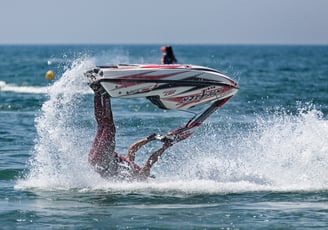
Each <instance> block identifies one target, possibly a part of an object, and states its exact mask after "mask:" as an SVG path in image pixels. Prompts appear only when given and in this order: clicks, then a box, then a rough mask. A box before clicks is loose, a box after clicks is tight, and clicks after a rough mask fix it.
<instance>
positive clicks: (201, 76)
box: [86, 65, 238, 110]
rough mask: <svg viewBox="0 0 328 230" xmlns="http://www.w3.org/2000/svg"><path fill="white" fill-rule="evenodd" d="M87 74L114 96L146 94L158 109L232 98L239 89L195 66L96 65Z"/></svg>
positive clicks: (225, 77) (184, 106)
mask: <svg viewBox="0 0 328 230" xmlns="http://www.w3.org/2000/svg"><path fill="white" fill-rule="evenodd" d="M86 76H87V77H88V78H89V80H90V81H91V82H99V83H100V84H101V85H102V86H103V88H104V89H105V90H106V91H107V92H108V93H109V95H110V96H111V97H113V98H136V97H145V98H147V99H149V100H150V101H151V102H152V103H154V104H156V105H157V106H158V107H160V108H161V109H175V110H185V109H189V108H191V107H194V106H197V105H200V104H205V103H208V102H211V101H216V100H220V99H224V98H227V97H231V96H233V95H234V94H235V93H237V90H238V88H237V83H236V82H234V81H233V80H232V79H230V78H229V77H228V76H226V75H224V74H223V73H220V72H219V71H217V70H214V69H210V68H207V67H203V66H195V65H114V66H99V67H97V68H94V69H92V70H90V71H88V72H87V73H86Z"/></svg>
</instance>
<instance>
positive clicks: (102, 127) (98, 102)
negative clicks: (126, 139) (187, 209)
mask: <svg viewBox="0 0 328 230" xmlns="http://www.w3.org/2000/svg"><path fill="white" fill-rule="evenodd" d="M90 87H91V88H92V89H93V91H94V113H95V118H96V121H97V124H98V127H97V132H96V136H95V138H94V141H93V144H92V147H91V150H90V152H89V162H90V164H91V165H92V166H93V168H94V169H95V171H96V172H98V173H99V174H100V175H101V176H102V177H104V178H115V177H121V176H122V175H123V174H124V175H126V174H127V175H128V176H129V177H132V178H133V179H146V178H148V177H150V169H151V167H152V166H153V165H154V164H155V163H156V162H157V160H158V158H159V157H160V156H161V155H162V154H163V153H164V151H165V150H166V149H167V148H169V147H170V146H171V145H172V142H171V140H170V139H167V138H163V137H161V136H159V135H157V134H152V135H150V136H148V137H146V138H143V139H141V140H139V141H137V142H135V143H134V144H132V145H131V146H130V147H129V148H128V150H127V153H126V155H125V156H122V155H120V154H119V153H117V152H116V151H115V132H116V130H115V124H114V120H113V113H112V108H111V99H110V95H109V94H108V93H107V92H106V91H105V90H104V88H103V87H102V86H101V85H100V84H97V83H94V84H91V85H90ZM153 140H160V141H162V142H163V145H162V147H161V148H160V149H158V150H157V151H155V152H154V153H153V154H152V155H151V156H150V157H149V158H148V160H147V161H146V162H145V163H144V165H143V166H141V167H140V166H139V165H137V164H136V163H135V154H136V152H137V151H138V150H139V149H140V148H141V147H142V146H143V145H145V144H147V143H149V142H151V141H153ZM121 163H124V164H125V165H128V171H129V172H126V170H127V169H126V167H124V169H123V168H122V167H121V165H122V164H121Z"/></svg>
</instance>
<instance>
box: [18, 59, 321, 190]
mask: <svg viewBox="0 0 328 230" xmlns="http://www.w3.org/2000/svg"><path fill="white" fill-rule="evenodd" d="M93 66H94V64H93V63H92V62H91V61H90V60H85V59H78V60H76V61H74V63H73V64H72V66H71V67H70V68H68V69H67V70H66V71H65V72H64V74H63V75H62V77H61V78H60V79H59V80H58V81H56V82H55V83H54V84H53V85H52V86H50V87H49V88H48V94H49V100H47V101H46V102H45V103H44V104H43V106H42V108H41V114H40V116H38V117H37V118H36V121H35V122H36V129H37V140H36V144H35V148H34V153H33V158H32V159H31V162H30V165H29V170H30V172H29V173H28V174H27V176H26V178H24V179H21V180H19V181H18V183H17V186H16V187H17V188H26V187H34V188H38V189H45V190H53V189H65V190H67V189H72V188H74V189H75V188H77V189H81V190H82V191H85V190H90V189H91V190H96V189H102V190H110V191H114V192H126V191H127V192H164V193H165V192H170V191H173V192H176V191H179V192H183V193H217V192H243V191H258V190H274V191H276V190H279V191H286V190H316V189H328V179H327V168H328V121H327V120H325V119H324V118H323V116H322V114H321V112H320V111H318V110H316V109H315V108H311V107H310V108H306V109H303V108H302V107H300V111H299V112H298V113H297V114H294V115H290V114H287V113H276V114H273V115H272V116H269V118H270V119H268V120H267V119H264V118H263V116H261V115H260V116H259V118H258V119H257V121H256V124H252V127H253V128H251V129H249V130H245V128H243V127H240V128H238V127H237V128H234V129H231V130H228V131H225V132H222V130H220V127H217V126H214V125H213V126H211V125H205V126H204V127H202V128H201V129H200V130H198V131H197V132H196V133H195V135H194V136H193V137H192V138H191V139H188V140H186V141H184V142H181V143H178V144H176V145H175V146H173V147H172V148H171V149H170V150H169V151H168V152H167V153H166V155H165V156H163V159H161V160H160V161H159V162H158V164H156V165H155V167H154V172H156V176H157V179H155V180H150V181H148V182H132V183H131V182H120V183H113V182H110V181H106V180H104V179H102V178H100V177H99V175H97V174H96V173H95V172H93V170H92V169H91V168H90V166H89V164H88V161H87V154H88V151H89V148H90V145H91V141H92V138H93V135H94V129H93V127H91V125H90V124H89V125H88V122H90V119H91V117H92V118H93V104H92V103H93V102H92V100H90V101H88V102H86V101H85V100H84V99H85V95H86V94H88V93H91V90H90V89H89V88H88V86H87V84H86V79H85V78H84V76H83V73H84V72H85V71H86V70H88V69H90V68H92V67H93ZM86 105H88V106H86ZM265 117H267V115H265ZM206 127H207V128H206ZM205 132H206V133H205ZM126 147H127V146H126Z"/></svg>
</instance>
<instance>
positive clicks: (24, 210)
mask: <svg viewBox="0 0 328 230" xmlns="http://www.w3.org/2000/svg"><path fill="white" fill-rule="evenodd" d="M159 48H160V45H2V46H0V60H1V62H0V117H1V122H0V157H1V160H0V223H1V227H0V228H1V229H328V46H282V45H281V46H269V45H266V46H257V45H230V46H225V45H174V46H173V49H174V52H175V55H176V57H177V59H178V62H179V63H183V64H194V65H202V66H207V67H210V68H215V69H218V70H220V71H221V72H223V73H225V74H227V75H228V76H230V77H231V78H232V79H234V80H236V81H237V82H238V85H239V88H240V89H239V91H238V93H237V94H236V95H235V96H233V97H232V99H231V100H230V101H228V103H226V104H225V105H224V106H223V107H222V108H220V109H219V110H218V111H217V112H215V113H214V114H213V115H212V116H211V117H210V118H209V119H207V120H206V121H205V122H204V124H203V126H201V127H200V128H199V129H198V130H197V131H196V132H195V133H194V135H193V136H192V137H190V138H189V139H186V140H184V141H182V142H179V143H177V144H175V145H174V146H172V147H171V148H170V149H168V150H167V152H165V154H164V155H163V156H162V157H161V159H160V160H159V161H158V162H157V163H156V165H155V166H154V168H153V169H152V174H153V175H154V176H155V178H154V179H149V180H148V181H143V182H142V181H110V180H106V179H104V178H102V177H100V176H99V175H98V174H97V173H95V172H94V171H93V169H92V168H91V167H90V165H89V163H88V153H89V149H90V146H91V144H92V141H93V137H94V135H95V132H96V121H95V118H94V114H93V92H92V91H91V90H90V88H89V87H88V85H87V79H85V77H84V75H83V73H84V72H85V71H87V70H89V69H91V68H93V67H95V66H96V65H108V64H120V63H129V64H133V63H138V64H139V63H147V64H148V63H156V64H159V63H160V58H161V53H160V50H159ZM48 70H52V71H53V72H54V73H55V79H54V80H53V81H48V80H46V79H45V73H46V72H47V71H48ZM112 107H113V113H114V119H115V125H116V129H117V136H116V149H117V151H118V152H120V153H121V154H124V153H125V152H126V150H127V148H128V146H129V145H130V144H132V143H133V142H135V141H136V140H139V139H140V138H143V137H146V136H148V135H150V134H152V133H160V134H165V133H166V132H168V131H170V130H172V129H174V128H177V127H179V126H181V125H183V124H185V123H186V122H187V121H188V120H189V119H191V118H192V117H193V114H191V113H188V112H183V111H164V110H161V109H159V108H157V107H156V106H155V105H153V104H151V103H150V102H149V101H148V100H146V99H142V98H138V99H117V98H116V99H115V98H114V99H112ZM157 147H158V146H157V144H156V143H153V144H150V145H147V146H145V147H143V148H142V149H141V150H140V151H139V152H138V154H137V158H136V161H137V162H138V163H139V164H142V163H143V162H144V161H145V160H146V159H147V157H148V156H149V154H150V153H151V152H152V151H154V150H155V149H156V148H157Z"/></svg>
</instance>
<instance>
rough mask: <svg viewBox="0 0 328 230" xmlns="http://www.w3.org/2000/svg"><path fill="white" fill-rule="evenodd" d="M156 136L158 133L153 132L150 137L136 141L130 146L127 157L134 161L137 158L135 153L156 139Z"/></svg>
mask: <svg viewBox="0 0 328 230" xmlns="http://www.w3.org/2000/svg"><path fill="white" fill-rule="evenodd" d="M155 136H156V134H152V135H150V136H148V137H145V138H143V139H141V140H139V141H137V142H135V143H134V144H132V145H131V146H130V147H129V148H128V152H127V154H126V158H127V159H129V160H130V161H134V159H135V153H136V152H137V151H138V150H139V149H140V148H141V147H142V146H144V145H145V144H147V143H149V142H150V141H153V140H155Z"/></svg>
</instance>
